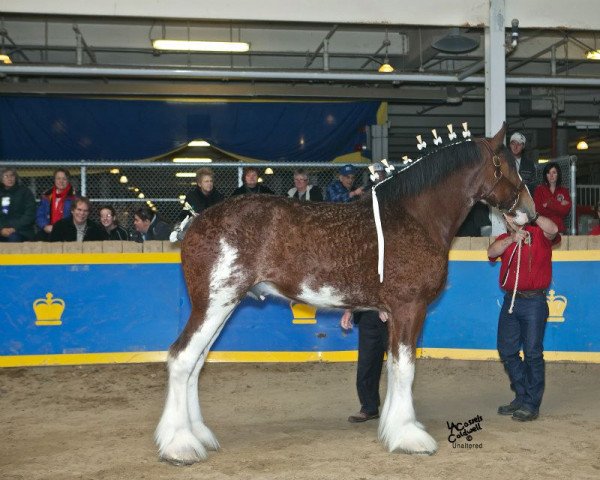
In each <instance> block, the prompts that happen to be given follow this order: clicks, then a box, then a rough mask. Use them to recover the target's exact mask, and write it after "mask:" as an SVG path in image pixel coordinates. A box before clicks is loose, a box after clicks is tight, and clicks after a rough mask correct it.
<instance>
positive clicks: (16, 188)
mask: <svg viewBox="0 0 600 480" xmlns="http://www.w3.org/2000/svg"><path fill="white" fill-rule="evenodd" d="M0 175H1V176H0V181H1V183H0V199H1V200H2V211H1V212H0V242H23V241H25V240H32V239H33V234H34V231H33V224H34V222H35V198H34V197H33V194H32V193H31V191H30V190H29V189H28V188H27V187H26V186H24V185H21V182H20V181H19V176H18V175H17V171H16V169H14V168H12V167H7V168H3V169H2V170H1V171H0Z"/></svg>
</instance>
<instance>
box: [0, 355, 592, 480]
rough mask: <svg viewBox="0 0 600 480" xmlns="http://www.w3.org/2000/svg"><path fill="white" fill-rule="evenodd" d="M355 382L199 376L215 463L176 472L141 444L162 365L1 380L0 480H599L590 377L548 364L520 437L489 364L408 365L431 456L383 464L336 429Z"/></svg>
mask: <svg viewBox="0 0 600 480" xmlns="http://www.w3.org/2000/svg"><path fill="white" fill-rule="evenodd" d="M354 375H355V365H354V364H352V363H350V364H318V363H307V364H209V365H208V366H207V367H206V368H205V370H204V371H203V373H202V376H201V380H200V388H201V392H200V394H201V401H202V407H203V414H204V416H205V419H206V421H207V424H208V425H209V427H211V428H212V429H213V431H214V432H215V434H216V436H217V438H218V439H219V441H220V442H221V450H220V451H219V452H218V453H215V452H211V454H210V457H209V459H208V460H207V461H205V462H203V463H199V464H196V465H193V466H189V467H174V466H171V465H169V464H166V463H164V462H159V461H158V459H157V454H156V448H155V446H154V443H153V440H152V435H153V431H154V428H155V426H156V423H157V421H158V418H159V416H160V413H161V409H162V405H163V400H164V395H165V382H166V373H165V366H164V365H163V364H146V365H110V366H79V367H45V368H27V369H25V368H22V369H21V368H20V369H3V370H0V407H1V408H0V425H1V426H2V433H1V446H0V478H1V479H2V480H16V479H23V480H25V479H27V480H36V479H44V480H53V479H56V480H59V479H60V480H68V479H127V480H129V479H151V480H153V479H169V480H178V479H232V478H244V479H246V478H260V479H283V480H286V479H344V480H348V479H370V478H382V479H384V478H394V479H421V478H422V479H449V478H457V479H461V478H465V479H476V478H485V479H486V480H488V479H489V480H495V479H507V478H510V479H511V480H515V479H520V478H526V479H528V480H533V479H544V480H547V479H554V478H557V479H558V478H560V479H561V480H564V479H577V480H579V479H598V478H600V400H599V399H600V381H599V379H600V365H585V364H556V363H553V364H549V365H548V368H547V375H546V376H547V387H546V394H545V397H544V403H543V405H542V410H541V415H540V418H539V419H538V420H537V421H535V422H531V423H527V424H522V423H519V422H515V421H513V420H511V419H510V417H508V418H507V417H500V416H498V415H496V413H495V411H496V407H497V405H498V404H500V403H502V402H504V401H506V400H509V399H510V392H509V389H508V381H507V379H506V377H505V374H504V372H503V370H502V367H501V365H500V364H499V363H496V362H462V361H449V360H419V361H418V362H417V374H416V379H415V385H414V396H415V407H416V410H417V415H418V418H419V420H420V421H421V422H422V423H424V424H425V425H426V426H427V428H428V431H429V433H430V434H431V435H432V436H433V437H434V438H435V439H436V440H437V441H438V444H439V451H438V453H437V454H435V455H433V456H410V455H405V454H390V453H388V452H387V451H385V450H384V448H383V447H382V446H381V444H380V443H379V442H378V441H377V440H376V435H377V421H371V422H367V423H365V424H350V423H348V422H347V421H346V418H347V416H348V415H349V414H351V413H354V412H355V411H356V410H357V409H358V407H357V399H356V393H355V390H354ZM382 388H384V386H382ZM477 416H479V417H481V420H480V421H479V426H480V430H477V431H475V432H473V434H472V440H471V441H470V442H469V441H467V440H465V439H464V438H462V439H460V440H458V441H457V442H456V443H455V444H454V445H459V444H461V445H468V444H470V445H472V448H470V449H468V448H458V447H454V446H453V444H451V443H450V442H449V441H448V435H449V434H450V430H449V429H448V426H447V422H454V423H458V422H462V421H467V420H469V419H472V418H475V417H477ZM475 445H477V447H475Z"/></svg>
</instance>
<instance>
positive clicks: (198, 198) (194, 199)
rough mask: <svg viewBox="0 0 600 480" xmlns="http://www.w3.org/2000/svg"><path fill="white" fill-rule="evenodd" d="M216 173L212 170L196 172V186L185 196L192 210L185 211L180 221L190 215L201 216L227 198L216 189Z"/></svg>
mask: <svg viewBox="0 0 600 480" xmlns="http://www.w3.org/2000/svg"><path fill="white" fill-rule="evenodd" d="M213 177H214V173H213V171H212V170H211V169H210V168H200V169H199V170H197V171H196V186H195V187H194V188H192V189H191V190H190V191H189V192H188V193H187V194H186V196H185V201H186V202H187V203H188V204H189V206H190V207H191V208H192V211H190V210H189V209H184V210H183V211H182V212H181V215H180V217H179V219H180V220H183V219H185V217H188V216H190V214H192V215H193V214H195V215H199V214H200V213H202V212H203V211H204V210H206V209H207V208H208V207H212V206H213V205H216V204H217V203H219V202H222V201H223V199H224V198H225V197H223V194H222V193H221V192H219V191H218V190H217V189H216V188H215V184H214V180H213Z"/></svg>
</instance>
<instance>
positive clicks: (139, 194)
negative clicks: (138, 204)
mask: <svg viewBox="0 0 600 480" xmlns="http://www.w3.org/2000/svg"><path fill="white" fill-rule="evenodd" d="M138 198H146V195H144V194H143V193H142V192H140V193H138Z"/></svg>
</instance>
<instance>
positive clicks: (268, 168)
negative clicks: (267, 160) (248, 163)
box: [265, 167, 273, 175]
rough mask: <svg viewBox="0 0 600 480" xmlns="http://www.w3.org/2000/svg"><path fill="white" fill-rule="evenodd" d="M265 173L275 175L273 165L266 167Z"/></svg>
mask: <svg viewBox="0 0 600 480" xmlns="http://www.w3.org/2000/svg"><path fill="white" fill-rule="evenodd" d="M265 175H273V169H272V168H271V167H267V168H265Z"/></svg>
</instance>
